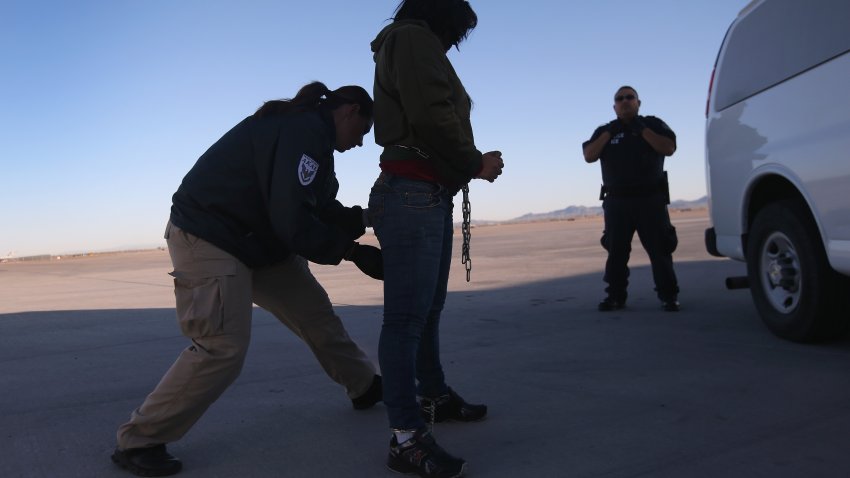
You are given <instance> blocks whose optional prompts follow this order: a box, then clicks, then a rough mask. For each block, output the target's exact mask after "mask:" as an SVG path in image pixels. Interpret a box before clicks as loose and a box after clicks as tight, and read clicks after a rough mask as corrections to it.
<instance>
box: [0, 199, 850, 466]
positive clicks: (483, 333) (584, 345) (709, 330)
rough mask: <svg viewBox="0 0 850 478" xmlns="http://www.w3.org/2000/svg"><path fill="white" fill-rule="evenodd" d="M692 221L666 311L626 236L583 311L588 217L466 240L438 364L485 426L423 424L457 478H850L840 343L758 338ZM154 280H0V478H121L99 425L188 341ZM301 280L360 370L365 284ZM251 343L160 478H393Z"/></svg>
mask: <svg viewBox="0 0 850 478" xmlns="http://www.w3.org/2000/svg"><path fill="white" fill-rule="evenodd" d="M705 216H706V214H705V212H704V211H701V212H700V211H697V212H690V213H684V214H678V215H675V216H674V224H676V226H677V228H678V230H679V235H680V248H679V250H678V251H677V252H676V254H675V259H676V270H677V273H678V275H679V281H680V285H681V288H682V293H681V296H680V299H681V302H682V306H683V309H682V311H681V312H679V313H665V312H662V311H661V310H660V307H659V302H658V301H657V299H656V298H655V296H654V292H653V290H652V279H651V273H650V270H649V267H648V266H647V264H648V261H647V258H646V254H645V253H644V252H643V250H642V248H641V247H640V245H639V244H638V243H637V241H635V244H634V247H633V249H634V252H633V257H632V263H631V265H632V266H633V267H632V276H631V282H632V286H631V287H630V299H629V303H628V307H627V308H626V309H624V310H621V311H617V312H608V313H601V312H598V311H597V310H596V304H597V302H598V301H599V300H600V299H601V298H602V296H603V292H602V290H603V283H602V281H601V270H602V266H603V263H604V254H603V251H602V249H601V247H600V246H599V243H598V239H599V234H600V231H601V229H602V227H601V222H600V220H599V219H583V220H577V221H563V222H551V223H538V224H528V225H511V226H505V225H503V226H488V227H477V228H475V229H473V236H472V237H473V239H472V258H473V270H472V282H471V283H466V282H465V280H464V279H465V277H464V273H463V267H462V266H461V264H460V261H459V248H456V251H457V254H456V256H458V259H457V260H456V261H455V264H453V271H452V279H451V284H450V291H449V297H448V301H447V305H446V310H445V314H444V319H443V326H442V350H443V353H442V356H443V361H444V365H445V368H446V372H447V376H448V381H449V384H450V385H452V386H453V387H454V388H455V389H457V390H458V391H459V392H460V393H461V394H462V395H463V396H464V397H466V398H467V399H469V400H470V401H483V402H486V403H487V404H488V405H489V407H490V413H489V416H488V419H487V420H485V421H483V422H480V423H473V424H458V423H449V424H438V425H436V427H435V434H436V436H437V438H438V440H439V442H440V443H441V444H442V445H443V446H444V447H445V448H447V449H448V450H449V451H451V452H453V453H455V454H457V455H460V456H463V457H464V458H466V460H467V461H468V462H469V466H468V476H470V477H530V476H533V477H605V478H620V477H749V478H752V477H771V478H782V477H807V478H808V477H847V476H850V453H848V451H847V450H848V443H849V442H850V399H848V397H850V379H848V378H850V360H848V359H850V341H841V342H837V343H830V344H825V345H817V346H811V345H799V344H794V343H790V342H786V341H783V340H780V339H778V338H775V337H773V336H772V335H771V334H770V333H769V332H768V331H767V329H766V328H765V327H764V326H763V325H762V324H761V322H760V320H759V319H758V317H757V315H756V313H755V310H754V307H753V305H752V303H751V301H750V297H749V292H748V291H746V290H738V291H727V290H726V289H725V288H724V285H723V280H724V278H725V277H727V276H730V275H741V274H743V273H744V266H743V264H741V263H737V262H733V261H729V260H725V259H717V258H712V257H710V256H708V255H707V254H706V253H705V251H704V247H703V242H702V237H703V236H702V234H703V230H704V229H705V227H707V220H706V217H705ZM456 239H458V240H459V239H460V234H459V233H458V234H456ZM368 240H374V238H370V239H368ZM169 270H170V262H169V260H168V254H167V252H165V251H146V252H135V253H120V254H103V255H96V256H92V257H82V258H71V259H63V260H59V261H56V260H53V261H40V262H16V263H2V264H0V477H4V478H5V477H8V478H18V477H50V478H53V477H86V478H89V477H116V478H118V477H128V476H131V475H129V474H128V473H127V472H125V471H123V470H120V469H118V468H117V467H116V466H115V465H113V464H112V463H111V462H110V460H109V455H110V453H111V452H112V450H113V447H114V442H115V439H114V433H115V429H116V427H117V426H118V425H119V424H121V423H122V422H124V421H125V420H126V419H127V417H128V416H129V413H130V410H132V409H133V408H134V407H136V406H138V405H139V404H140V403H141V401H142V400H143V398H144V397H145V395H146V394H147V393H148V392H149V391H150V390H151V389H152V388H153V387H154V385H155V384H156V382H157V381H158V380H159V378H160V377H161V376H162V374H163V372H164V371H165V370H166V369H167V367H168V366H169V365H170V364H171V362H172V361H173V360H174V358H176V356H177V355H178V353H179V352H180V350H181V349H182V348H183V347H184V346H185V345H186V340H185V339H184V338H183V337H182V336H181V335H180V334H179V331H178V329H177V326H176V323H175V317H174V310H173V292H172V289H171V283H170V277H169V276H168V275H167V274H166V273H167V272H168V271H169ZM313 270H314V272H315V273H316V275H317V277H318V278H319V280H320V281H321V282H322V283H323V284H325V286H326V288H327V289H328V292H329V294H330V296H331V299H332V300H333V301H334V303H335V304H336V306H337V311H338V313H339V314H340V315H341V316H342V317H343V320H344V322H345V324H346V326H347V327H348V329H349V332H350V334H351V335H352V337H353V338H354V339H355V340H356V341H357V342H358V343H360V344H361V346H362V347H363V348H364V349H365V350H366V351H367V353H369V354H370V355H371V356H372V357H373V358H374V359H375V361H377V347H376V346H377V341H378V334H379V331H380V325H381V313H382V311H381V286H380V283H379V282H376V281H372V280H371V279H369V278H367V277H365V276H363V275H362V274H360V273H359V271H357V270H356V268H354V267H353V266H352V265H351V264H349V263H344V264H343V265H341V266H339V267H324V266H314V268H313ZM253 327H254V330H253V332H254V336H253V343H252V347H251V350H250V351H249V354H248V359H247V362H246V364H245V368H244V371H243V373H242V375H241V376H240V377H239V379H238V380H237V381H236V382H235V383H234V385H233V386H232V387H231V388H230V389H228V391H227V392H225V394H224V395H223V396H222V397H221V399H220V400H219V401H218V402H216V403H215V404H214V405H213V406H212V407H211V408H210V410H209V411H208V412H207V413H206V415H205V416H204V417H203V418H202V419H201V420H200V422H199V423H198V424H197V425H196V426H195V427H194V428H193V429H192V430H191V431H190V432H189V434H188V435H187V436H186V437H184V438H183V439H182V440H180V441H178V442H176V443H174V444H172V445H170V446H169V450H170V451H171V452H172V453H174V454H175V455H176V456H178V457H180V458H181V459H182V460H183V463H184V471H183V472H182V473H181V474H180V475H178V476H183V477H186V478H189V477H204V478H214V477H390V476H397V475H395V474H393V473H392V472H390V471H388V470H387V469H386V468H385V467H384V461H385V458H386V452H387V443H388V441H389V437H390V435H389V431H388V429H387V421H386V416H385V412H384V408H383V406H382V405H380V404H379V405H378V406H376V407H375V408H373V409H370V410H366V411H354V410H353V409H352V408H351V404H350V402H349V400H348V399H347V397H346V396H345V393H344V391H343V390H342V389H341V387H339V386H338V385H336V384H335V383H333V382H332V381H331V380H330V379H328V378H327V377H326V376H325V375H324V374H323V372H322V370H321V369H320V367H319V366H318V364H317V363H316V361H315V359H314V358H313V357H312V355H311V354H310V352H309V350H308V349H307V348H306V346H304V345H303V344H302V343H301V342H300V341H299V340H298V339H297V338H295V337H294V336H293V335H292V334H291V333H290V332H289V331H288V330H286V329H285V328H284V327H282V326H281V325H280V324H279V323H278V322H277V321H276V320H275V319H274V318H273V317H272V316H271V315H270V314H268V313H266V312H265V311H263V310H261V309H256V312H255V315H254V325H253Z"/></svg>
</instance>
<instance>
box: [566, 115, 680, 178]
mask: <svg viewBox="0 0 850 478" xmlns="http://www.w3.org/2000/svg"><path fill="white" fill-rule="evenodd" d="M640 118H641V119H642V120H643V123H644V125H646V127H647V128H649V129H651V130H652V131H654V132H655V133H657V134H660V135H661V136H666V137H668V138H670V139H672V140H673V144H674V146H675V144H676V133H674V132H673V130H671V129H670V127H669V126H667V124H666V123H665V122H663V121H661V119H660V118H656V117H655V116H641V117H640ZM605 126H606V125H602V126H600V127H598V128H596V131H594V132H593V135H592V136H591V137H590V139H589V140H587V141H585V142H584V143H583V144H582V148H584V147H585V146H587V145H588V144H589V143H591V142H593V141H594V140H595V139H596V138H598V137H599V135H601V134H602V133H603V132H604V131H605ZM600 162H601V163H602V184H604V185H605V186H607V187H609V188H611V189H612V190H615V189H616V190H640V189H646V188H652V187H655V186H658V185H659V184H660V183H661V181H662V179H663V177H664V155H663V154H661V153H659V152H657V151H655V150H654V149H652V146H650V144H649V143H647V142H646V140H645V139H643V138H642V137H641V136H639V135H638V134H637V133H635V132H633V131H631V130H630V129H629V128H628V127H626V128H625V130H624V131H623V132H622V133H619V134H617V135H616V136H615V137H613V138H611V139H610V140H609V141H608V144H606V145H605V148H604V149H603V150H602V154H601V155H600Z"/></svg>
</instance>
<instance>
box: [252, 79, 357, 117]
mask: <svg viewBox="0 0 850 478" xmlns="http://www.w3.org/2000/svg"><path fill="white" fill-rule="evenodd" d="M352 103H357V104H359V105H360V115H361V116H364V117H367V118H371V117H372V105H373V102H372V98H371V97H370V96H369V93H367V92H366V90H364V89H363V88H361V87H359V86H342V87H340V88H337V89H336V90H334V91H331V90H329V89H328V87H327V86H325V84H324V83H322V82H319V81H314V82H312V83H308V84H306V85H304V86H302V87H301V89H300V90H298V93H296V95H295V97H294V98H292V99H288V100H271V101H266V102H265V103H263V106H260V108H259V109H257V111H256V112H255V113H254V116H256V117H258V118H262V117H265V116H271V115H277V114H282V113H290V112H301V111H312V110H317V109H323V110H327V111H332V110H335V109H337V108H338V107H340V106H341V105H344V104H352Z"/></svg>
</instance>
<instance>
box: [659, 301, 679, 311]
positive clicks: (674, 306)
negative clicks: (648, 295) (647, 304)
mask: <svg viewBox="0 0 850 478" xmlns="http://www.w3.org/2000/svg"><path fill="white" fill-rule="evenodd" d="M661 308H662V309H663V310H664V312H678V311H679V310H680V309H681V307H680V306H679V301H678V300H665V301H663V302H662V303H661Z"/></svg>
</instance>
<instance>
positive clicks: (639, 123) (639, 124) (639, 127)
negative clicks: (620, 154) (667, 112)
mask: <svg viewBox="0 0 850 478" xmlns="http://www.w3.org/2000/svg"><path fill="white" fill-rule="evenodd" d="M629 126H630V127H631V128H632V131H633V132H634V133H635V134H636V135H638V136H640V135H642V134H643V130H645V129H646V124H644V122H643V120H642V119H640V116H637V115H635V117H634V118H632V123H631V124H630V125H629Z"/></svg>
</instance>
